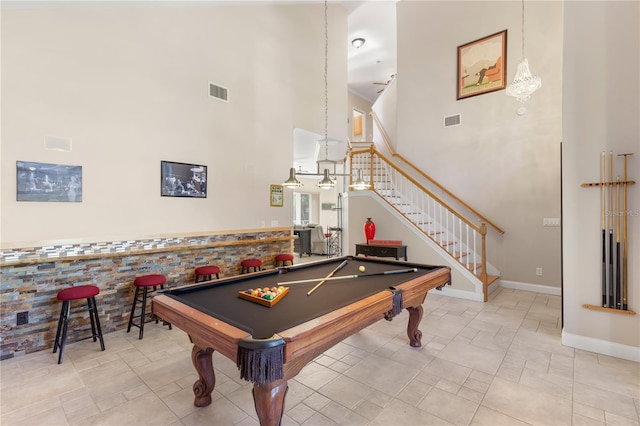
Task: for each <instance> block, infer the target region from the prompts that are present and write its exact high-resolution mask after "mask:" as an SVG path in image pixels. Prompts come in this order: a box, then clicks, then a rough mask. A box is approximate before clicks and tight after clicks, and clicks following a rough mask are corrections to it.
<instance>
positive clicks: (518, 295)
mask: <svg viewBox="0 0 640 426" xmlns="http://www.w3.org/2000/svg"><path fill="white" fill-rule="evenodd" d="M424 308H425V315H424V317H423V320H422V324H421V327H420V329H421V330H422V332H423V338H422V343H423V346H422V348H411V347H410V346H408V344H407V338H406V334H405V328H406V324H407V318H408V315H407V314H406V312H404V313H403V314H401V316H399V317H397V318H395V319H394V320H393V321H391V322H387V321H384V320H383V321H379V322H378V323H376V324H374V325H372V326H370V327H369V328H367V329H365V330H363V331H361V332H360V333H358V334H356V335H353V336H351V337H349V338H348V339H346V340H344V341H343V342H341V343H339V344H338V345H336V346H334V347H333V348H331V349H330V350H328V351H327V352H325V353H324V354H323V355H321V356H319V357H318V358H317V359H316V360H315V361H314V362H312V363H310V364H309V365H307V366H306V367H305V368H304V369H303V370H302V372H301V373H300V374H299V375H298V376H296V377H295V378H294V380H291V381H290V382H289V391H288V394H287V398H286V406H285V415H284V418H283V421H282V424H283V425H388V426H395V425H638V424H639V423H640V420H639V413H640V364H639V363H635V362H631V361H625V360H621V359H617V358H611V357H607V356H602V355H597V354H594V353H590V352H585V351H582V350H577V349H572V348H569V347H565V346H562V344H561V343H560V298H559V297H558V296H549V295H545V294H539V293H530V292H525V291H519V290H510V289H499V290H497V291H496V292H494V294H493V295H492V296H491V298H490V301H489V302H488V303H479V302H471V301H465V300H459V299H453V298H450V297H445V296H441V295H438V294H437V292H436V293H435V294H433V292H432V294H429V295H428V297H427V301H426V302H425V304H424ZM105 344H106V347H107V350H106V351H105V352H101V351H100V350H99V345H98V343H94V342H92V341H91V340H85V341H83V342H78V343H73V344H70V345H69V346H68V347H67V349H66V350H65V359H64V363H63V364H61V365H58V364H57V363H56V362H57V356H56V355H54V354H52V353H50V351H43V352H39V353H34V354H30V355H26V356H23V357H19V358H15V359H10V360H6V361H2V362H1V363H0V378H1V381H0V383H1V388H0V390H1V396H0V399H1V405H0V411H1V417H0V424H2V425H3V426H12V425H38V426H40V425H47V426H48V425H113V426H120V425H136V426H143V425H153V426H156V425H158V426H160V425H189V426H190V425H225V426H226V425H257V424H258V421H257V417H256V414H255V410H254V407H253V400H252V397H251V384H249V383H247V382H244V381H241V380H240V379H239V374H238V372H237V369H236V366H235V364H234V363H233V362H232V361H230V360H228V359H226V358H224V357H222V356H221V355H219V354H217V353H215V354H214V366H215V368H216V388H215V390H214V393H213V402H212V404H211V405H210V406H208V407H204V408H197V407H195V406H194V405H193V391H192V389H191V386H192V384H193V382H194V381H195V380H196V373H195V370H194V368H193V366H192V364H191V356H190V354H191V344H190V343H189V339H188V337H187V335H186V334H185V333H184V332H182V331H181V330H178V329H176V328H174V329H173V330H171V331H170V330H168V329H167V327H162V326H161V325H156V324H154V323H149V324H148V325H147V327H146V328H145V336H144V339H143V340H138V339H137V333H134V332H132V333H130V334H127V333H126V332H124V331H120V332H115V333H110V334H107V335H106V336H105Z"/></svg>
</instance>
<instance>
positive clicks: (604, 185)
mask: <svg viewBox="0 0 640 426" xmlns="http://www.w3.org/2000/svg"><path fill="white" fill-rule="evenodd" d="M630 155H633V153H628V154H619V155H618V156H619V157H620V156H622V157H624V171H623V173H624V176H623V180H620V177H619V176H618V177H617V180H616V181H614V180H613V151H610V152H609V180H607V176H606V168H607V167H606V153H605V152H604V151H603V152H602V154H601V181H600V182H593V183H583V184H582V185H580V186H581V187H583V188H589V187H601V191H602V206H601V207H602V233H603V241H602V249H603V253H602V256H603V259H602V260H603V265H602V268H603V272H602V273H603V277H602V286H603V294H602V297H603V305H604V304H607V303H610V301H611V300H616V299H611V298H612V297H613V296H612V295H611V294H609V292H607V291H606V288H607V287H606V285H607V284H609V286H610V287H609V288H610V289H612V290H613V286H614V284H613V283H612V281H613V280H612V278H613V275H609V277H610V281H609V282H608V283H607V278H606V272H605V271H608V272H609V273H610V274H612V272H611V270H610V268H613V263H612V262H610V263H609V269H608V268H607V266H606V254H607V253H606V243H605V238H606V230H607V228H606V218H607V216H608V218H609V228H608V231H609V238H610V239H612V238H613V225H612V224H613V216H614V215H613V214H611V213H612V212H616V215H615V216H616V217H617V218H616V234H617V238H616V239H617V241H616V243H617V244H618V247H617V248H618V252H617V255H616V261H617V262H618V263H617V264H616V267H617V269H616V278H617V279H618V284H619V283H620V278H619V277H620V275H622V277H623V278H622V288H621V289H616V290H617V291H616V293H618V298H620V294H619V293H620V292H621V293H622V297H621V298H620V300H621V301H622V304H620V302H619V301H618V304H620V307H619V308H616V307H609V306H602V305H590V304H583V305H582V307H583V308H585V309H592V310H596V311H604V312H612V313H616V314H623V315H635V314H636V312H635V311H632V310H630V309H628V308H627V306H628V305H627V294H628V289H627V186H629V185H634V184H635V183H636V182H635V181H633V180H628V179H627V157H628V156H630ZM621 187H622V188H623V203H624V205H623V207H622V210H621V209H620V188H621ZM614 188H615V190H616V191H617V195H616V206H615V209H614V208H613V191H614ZM607 190H608V191H609V192H608V194H607V195H608V197H609V204H608V207H609V210H608V211H607V213H608V214H605V210H606V207H605V206H607V202H606V196H605V192H606V191H607ZM621 211H622V212H624V213H623V215H622V217H623V224H622V241H623V253H622V259H623V261H622V265H620V255H621V253H620V248H619V245H620V216H621V214H620V212H621ZM611 241H612V240H610V245H609V253H608V254H609V259H613V253H612V245H611V244H612V243H611Z"/></svg>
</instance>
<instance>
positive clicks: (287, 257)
mask: <svg viewBox="0 0 640 426" xmlns="http://www.w3.org/2000/svg"><path fill="white" fill-rule="evenodd" d="M280 263H282V266H287V263H289V264H290V265H293V255H292V254H289V253H282V254H279V255H277V256H276V268H277V267H278V265H279V264H280Z"/></svg>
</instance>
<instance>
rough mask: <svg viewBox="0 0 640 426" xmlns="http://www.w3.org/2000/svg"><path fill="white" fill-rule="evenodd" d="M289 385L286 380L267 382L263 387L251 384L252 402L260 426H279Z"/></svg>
mask: <svg viewBox="0 0 640 426" xmlns="http://www.w3.org/2000/svg"><path fill="white" fill-rule="evenodd" d="M288 389H289V385H288V384H287V380H286V379H280V380H276V381H275V382H268V383H265V384H264V385H258V384H257V383H254V384H253V402H254V403H255V405H256V413H257V414H258V419H259V420H260V425H261V426H279V425H280V422H281V421H282V413H283V412H284V397H285V396H286V395H287V390H288Z"/></svg>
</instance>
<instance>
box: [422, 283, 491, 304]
mask: <svg viewBox="0 0 640 426" xmlns="http://www.w3.org/2000/svg"><path fill="white" fill-rule="evenodd" d="M429 293H430V294H437V295H439V296H449V297H455V298H457V299H466V300H473V301H474V302H484V295H483V294H482V293H474V292H472V291H463V290H458V289H455V288H451V287H450V286H448V285H445V286H444V287H442V290H436V289H435V288H434V289H433V290H429Z"/></svg>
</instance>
